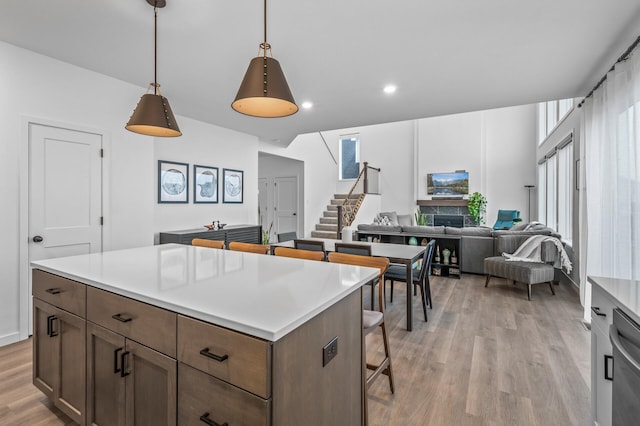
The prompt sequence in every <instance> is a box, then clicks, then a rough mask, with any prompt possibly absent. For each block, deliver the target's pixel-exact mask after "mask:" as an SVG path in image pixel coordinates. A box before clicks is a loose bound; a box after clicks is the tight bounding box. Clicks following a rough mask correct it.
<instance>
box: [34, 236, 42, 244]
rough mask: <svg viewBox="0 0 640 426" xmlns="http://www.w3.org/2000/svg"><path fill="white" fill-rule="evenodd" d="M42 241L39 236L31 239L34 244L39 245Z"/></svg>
mask: <svg viewBox="0 0 640 426" xmlns="http://www.w3.org/2000/svg"><path fill="white" fill-rule="evenodd" d="M42 241H43V238H42V237H41V236H40V235H36V236H35V237H33V242H34V243H41V242H42Z"/></svg>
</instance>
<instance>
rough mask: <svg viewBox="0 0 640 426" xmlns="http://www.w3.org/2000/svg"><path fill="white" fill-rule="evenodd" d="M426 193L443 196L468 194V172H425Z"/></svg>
mask: <svg viewBox="0 0 640 426" xmlns="http://www.w3.org/2000/svg"><path fill="white" fill-rule="evenodd" d="M427 194H428V195H445V196H457V195H460V196H461V195H467V194H469V172H466V171H458V172H451V173H429V174H427Z"/></svg>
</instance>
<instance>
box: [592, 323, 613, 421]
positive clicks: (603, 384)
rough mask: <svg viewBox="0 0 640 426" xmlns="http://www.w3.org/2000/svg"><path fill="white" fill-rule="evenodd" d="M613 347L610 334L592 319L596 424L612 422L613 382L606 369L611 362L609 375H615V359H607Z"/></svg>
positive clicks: (593, 388)
mask: <svg viewBox="0 0 640 426" xmlns="http://www.w3.org/2000/svg"><path fill="white" fill-rule="evenodd" d="M611 354H612V348H611V342H610V341H609V336H608V334H606V333H605V332H604V331H602V330H601V329H600V327H598V326H596V325H595V323H594V322H593V321H592V324H591V387H592V389H591V398H593V401H592V407H591V410H592V413H591V414H592V416H593V420H594V422H595V424H597V425H599V426H609V425H610V424H611V403H612V401H611V395H612V383H613V382H611V381H610V380H607V379H605V369H606V366H607V363H608V364H609V371H608V373H609V375H610V376H611V375H613V361H607V360H605V355H611Z"/></svg>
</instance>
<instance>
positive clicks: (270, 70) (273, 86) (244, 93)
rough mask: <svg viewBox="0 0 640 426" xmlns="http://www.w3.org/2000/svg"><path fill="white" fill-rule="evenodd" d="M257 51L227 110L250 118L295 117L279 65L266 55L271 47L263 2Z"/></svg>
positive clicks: (285, 81) (289, 94)
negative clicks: (262, 31)
mask: <svg viewBox="0 0 640 426" xmlns="http://www.w3.org/2000/svg"><path fill="white" fill-rule="evenodd" d="M260 51H262V53H263V55H262V56H258V57H256V58H253V59H252V60H251V62H249V67H248V68H247V72H246V73H245V74H244V78H243V79H242V84H240V88H239V89H238V94H237V95H236V99H235V100H234V101H233V103H232V104H231V108H233V109H234V110H236V111H238V112H239V113H242V114H246V115H251V116H253V117H265V118H275V117H286V116H288V115H291V114H295V113H296V112H298V105H296V101H294V100H293V95H292V94H291V90H289V84H287V79H286V78H285V77H284V73H283V72H282V68H281V67H280V62H278V61H277V60H276V59H274V58H273V57H271V56H267V51H269V53H271V45H269V43H267V0H264V42H263V43H261V44H260ZM258 54H259V53H258Z"/></svg>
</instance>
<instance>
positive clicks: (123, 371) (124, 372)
mask: <svg viewBox="0 0 640 426" xmlns="http://www.w3.org/2000/svg"><path fill="white" fill-rule="evenodd" d="M128 355H129V351H126V352H122V355H120V368H121V370H120V377H126V376H128V375H129V374H131V372H130V371H127V356H128Z"/></svg>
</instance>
